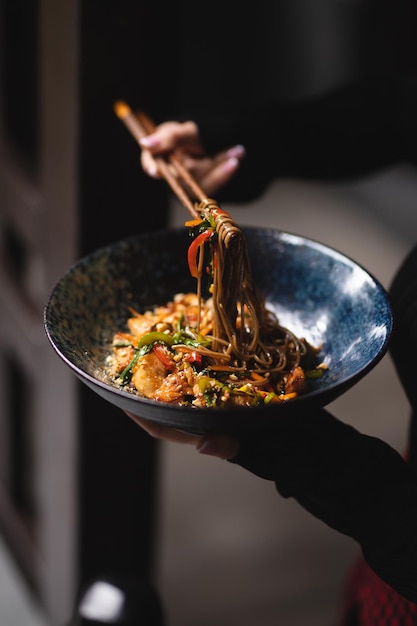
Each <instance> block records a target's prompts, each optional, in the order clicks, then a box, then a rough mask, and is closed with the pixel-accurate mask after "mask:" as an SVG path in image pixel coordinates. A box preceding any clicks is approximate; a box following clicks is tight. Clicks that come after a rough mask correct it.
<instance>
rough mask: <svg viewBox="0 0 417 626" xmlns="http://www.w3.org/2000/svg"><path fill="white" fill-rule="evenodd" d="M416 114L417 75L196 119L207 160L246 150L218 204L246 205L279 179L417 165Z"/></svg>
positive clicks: (344, 176)
mask: <svg viewBox="0 0 417 626" xmlns="http://www.w3.org/2000/svg"><path fill="white" fill-rule="evenodd" d="M416 110H417V77H416V76H401V77H393V76H380V77H377V78H374V79H373V80H369V81H367V82H358V83H352V84H349V85H346V86H343V87H340V88H338V89H335V90H333V91H331V92H328V93H325V94H321V95H317V96H314V97H310V98H305V99H302V100H297V101H278V102H271V103H266V104H264V105H262V106H259V107H258V108H256V109H254V108H251V109H247V110H245V109H244V108H242V107H241V108H239V107H238V106H237V107H236V108H235V109H234V110H233V111H226V112H225V111H223V112H222V111H218V112H217V113H215V112H213V111H210V114H204V115H200V117H199V116H198V115H196V116H195V117H194V119H196V121H197V123H198V125H199V128H200V133H201V138H202V141H203V143H204V145H205V147H206V149H207V150H208V151H209V152H210V153H216V152H218V151H219V150H222V149H225V148H227V147H229V146H232V145H235V144H243V145H244V146H245V148H246V150H247V158H246V159H245V161H244V162H243V164H242V167H241V170H240V172H239V173H238V175H237V177H236V178H235V179H234V180H233V181H232V183H231V184H230V185H229V186H228V187H227V188H226V189H225V190H224V191H223V192H222V193H223V197H221V198H219V199H220V200H222V201H225V200H231V201H245V200H252V199H254V198H256V197H257V196H259V195H260V194H261V193H262V192H263V191H264V190H265V188H266V186H267V185H268V184H269V183H270V182H271V181H272V180H273V179H274V178H277V177H281V178H282V177H292V178H303V179H314V180H341V179H351V178H357V177H360V176H364V175H368V174H370V173H372V172H374V171H376V170H379V169H381V168H385V167H388V166H391V165H393V164H395V163H397V162H401V161H411V162H412V163H417V120H416V114H415V111H416Z"/></svg>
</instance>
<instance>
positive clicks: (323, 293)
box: [44, 227, 392, 433]
mask: <svg viewBox="0 0 417 626" xmlns="http://www.w3.org/2000/svg"><path fill="white" fill-rule="evenodd" d="M242 230H243V232H244V234H245V237H246V240H247V245H248V251H249V257H250V261H251V267H252V274H253V277H254V280H255V282H256V284H257V285H258V286H259V287H260V289H261V290H262V291H263V292H264V294H265V295H266V299H267V305H268V306H269V307H271V308H272V309H274V310H275V312H276V313H277V315H278V318H279V321H280V323H281V324H282V325H284V326H287V327H288V328H289V329H291V330H292V331H293V332H295V333H296V335H298V336H299V337H305V338H306V339H307V340H308V341H309V342H311V343H312V344H313V345H315V346H320V345H323V350H322V360H323V361H324V362H325V363H326V364H327V365H328V370H327V372H326V373H325V375H324V376H322V377H321V378H320V379H318V380H315V381H313V382H312V384H311V389H310V391H309V392H308V393H306V394H304V395H300V396H298V397H297V398H295V399H294V400H291V401H288V402H286V403H283V404H279V405H277V404H270V405H262V406H259V407H252V408H233V409H227V410H226V409H219V408H205V409H201V408H200V409H198V408H191V407H180V406H176V405H170V404H165V403H161V402H157V401H153V400H149V399H146V398H143V397H140V396H138V395H136V394H134V393H132V392H129V391H127V390H126V389H121V388H119V387H118V386H117V385H116V384H114V383H113V382H112V380H111V379H110V378H109V377H108V375H107V372H106V368H105V359H106V357H107V355H108V354H109V353H110V351H111V342H112V337H113V333H114V332H115V331H116V330H121V329H124V328H125V324H126V319H127V317H128V316H129V311H128V307H134V308H135V309H136V310H138V311H143V310H145V309H147V308H149V307H151V306H153V305H156V304H164V303H165V302H167V301H168V300H170V299H172V297H173V295H174V294H175V293H178V292H185V291H195V290H196V281H195V279H193V278H192V277H191V276H190V274H189V270H188V267H187V260H186V251H187V248H188V245H189V243H190V239H189V235H188V231H187V229H186V228H180V229H172V230H164V231H159V232H151V233H147V234H142V235H138V236H135V237H132V238H128V239H125V240H122V241H117V242H115V243H113V244H111V245H109V246H107V247H104V248H102V249H99V250H97V251H96V252H94V253H92V254H90V255H88V256H87V257H85V258H82V259H81V260H80V261H78V262H77V263H76V264H75V265H74V266H73V267H71V268H70V269H69V270H68V272H67V273H66V274H65V275H64V276H63V277H62V279H61V280H60V281H59V282H58V283H57V285H56V286H55V288H54V289H53V291H52V293H51V294H50V297H49V299H48V302H47V304H46V307H45V313H44V324H45V330H46V334H47V337H48V339H49V341H50V342H51V344H52V346H53V348H54V349H55V350H56V352H57V354H58V355H59V357H60V358H61V359H63V361H64V362H65V363H66V364H67V365H68V367H70V368H71V370H72V371H73V372H74V373H75V374H76V375H77V376H78V377H79V378H80V380H81V381H83V382H84V383H85V384H86V385H88V386H89V387H90V388H91V389H92V390H93V391H95V392H96V393H97V394H99V395H100V396H101V397H103V398H104V399H105V400H107V401H109V402H111V403H113V404H114V405H116V406H118V407H119V408H120V409H122V410H127V411H129V412H131V413H133V414H135V415H137V416H139V417H143V418H146V419H149V420H152V421H155V422H161V423H164V424H166V425H170V426H173V427H175V428H179V429H181V430H185V431H190V432H197V433H204V432H227V433H238V432H241V431H251V430H257V429H259V428H268V427H271V426H273V425H274V423H275V421H276V420H279V419H280V415H283V414H284V413H286V412H289V411H297V410H299V409H301V408H303V409H305V408H307V409H308V408H311V409H312V410H313V409H314V408H315V407H323V406H325V405H327V404H328V403H330V402H332V401H333V400H335V399H336V398H337V397H339V396H340V395H341V394H342V393H344V392H346V391H347V390H348V389H349V388H351V387H352V386H353V385H354V384H355V383H357V382H358V381H359V380H360V379H361V378H362V377H363V376H365V374H367V373H368V372H369V371H370V370H371V369H372V368H373V367H374V366H375V365H376V364H377V363H378V362H379V361H380V359H381V358H382V357H383V356H384V354H385V352H386V350H387V347H388V341H389V337H390V334H391V330H392V314H391V309H390V305H389V301H388V298H387V294H386V292H385V290H384V288H383V287H382V286H381V284H380V283H379V282H378V281H377V280H376V279H375V278H374V277H373V276H372V275H370V274H369V272H367V271H366V269H364V268H363V267H361V266H360V265H358V264H357V263H355V262H354V261H353V260H351V259H349V258H347V257H346V256H344V255H343V254H340V253H339V252H337V251H336V250H334V249H331V248H329V247H328V246H325V245H323V244H321V243H319V242H317V241H312V240H311V239H307V238H305V237H302V236H299V235H296V234H291V233H285V232H281V231H279V230H273V229H269V228H254V227H242Z"/></svg>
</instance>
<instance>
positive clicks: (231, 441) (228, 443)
mask: <svg viewBox="0 0 417 626" xmlns="http://www.w3.org/2000/svg"><path fill="white" fill-rule="evenodd" d="M197 452H200V453H201V454H208V455H210V456H215V457H217V458H219V459H223V460H227V459H234V458H235V457H236V456H237V454H238V452H239V442H238V440H237V439H235V438H234V437H229V436H228V435H206V436H204V437H202V438H201V440H200V443H199V445H198V446H197Z"/></svg>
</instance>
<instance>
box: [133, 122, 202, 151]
mask: <svg viewBox="0 0 417 626" xmlns="http://www.w3.org/2000/svg"><path fill="white" fill-rule="evenodd" d="M140 145H141V146H142V148H144V149H146V150H149V151H150V152H151V153H152V154H154V155H156V154H164V153H167V152H171V151H173V150H177V149H180V148H181V149H187V150H189V151H190V152H191V153H193V154H198V153H201V152H202V147H201V145H200V142H199V137H198V127H197V125H196V124H195V122H164V123H163V124H160V125H159V126H158V127H157V129H156V130H155V132H153V133H151V134H149V135H147V136H146V137H144V138H143V139H141V140H140Z"/></svg>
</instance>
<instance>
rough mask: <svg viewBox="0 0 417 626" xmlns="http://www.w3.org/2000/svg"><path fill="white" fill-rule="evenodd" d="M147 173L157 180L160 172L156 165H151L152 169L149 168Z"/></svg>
mask: <svg viewBox="0 0 417 626" xmlns="http://www.w3.org/2000/svg"><path fill="white" fill-rule="evenodd" d="M146 171H147V172H148V176H151V177H152V178H157V176H158V170H157V168H156V167H155V166H154V165H151V166H150V167H148V169H147V170H146Z"/></svg>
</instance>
